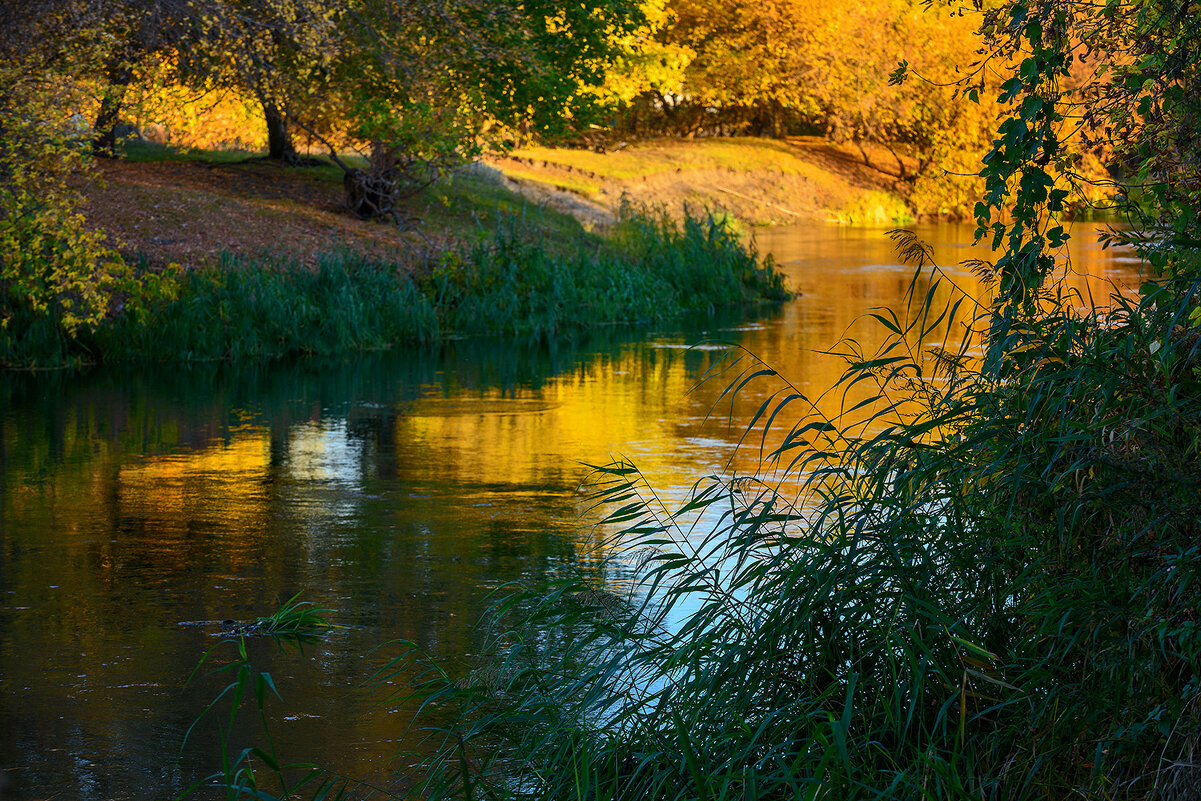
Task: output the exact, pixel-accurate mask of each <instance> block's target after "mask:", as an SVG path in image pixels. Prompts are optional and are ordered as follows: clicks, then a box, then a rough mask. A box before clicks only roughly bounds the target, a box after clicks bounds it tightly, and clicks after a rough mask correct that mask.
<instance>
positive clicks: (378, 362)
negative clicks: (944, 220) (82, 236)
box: [0, 226, 1136, 799]
mask: <svg viewBox="0 0 1201 801" xmlns="http://www.w3.org/2000/svg"><path fill="white" fill-rule="evenodd" d="M922 234H923V235H924V236H926V237H927V238H928V239H929V240H931V241H932V242H933V243H934V244H935V246H936V258H937V259H938V260H939V261H940V262H941V263H944V264H953V263H955V262H957V261H959V260H960V259H962V258H966V257H967V256H968V255H969V250H968V249H966V248H963V247H961V246H959V245H958V244H956V243H959V242H963V241H966V240H967V239H968V238H970V231H969V230H967V229H965V228H959V227H955V226H945V227H939V228H928V229H924V230H923V231H922ZM758 238H759V242H760V246H761V248H762V249H764V250H767V251H770V252H772V253H774V254H775V255H776V256H777V258H778V259H779V260H780V261H781V262H782V263H783V265H784V267H785V269H786V270H787V271H788V273H789V274H790V276H791V278H792V282H793V285H794V287H795V288H797V289H799V290H800V292H801V296H800V297H799V298H798V299H797V300H795V301H794V302H792V303H790V304H788V305H787V306H786V307H784V308H781V309H778V310H776V311H774V312H773V313H772V314H771V315H770V316H769V317H767V318H766V319H762V320H757V321H751V322H742V323H737V324H732V325H727V324H721V323H713V322H709V323H706V324H705V327H704V328H693V329H681V330H672V331H662V330H641V331H628V330H625V331H616V330H608V331H600V332H594V333H593V334H591V335H590V336H588V337H586V338H583V339H581V340H580V341H577V342H574V343H566V342H561V343H558V344H557V345H555V346H546V345H541V346H533V345H531V346H525V345H514V344H512V343H491V344H489V343H454V344H452V345H450V346H448V347H447V348H445V349H442V350H440V351H437V352H426V353H386V354H372V355H368V356H364V357H358V358H354V359H346V360H338V361H324V362H316V361H314V362H302V363H297V364H289V365H274V366H265V367H264V366H260V367H252V368H231V367H227V366H221V365H201V366H196V367H191V368H178V367H175V368H170V369H157V370H137V371H135V370H119V369H117V370H104V371H98V372H96V373H93V374H91V375H87V376H82V377H69V376H61V375H2V374H0V770H3V771H4V773H5V774H6V776H7V780H8V788H7V791H0V797H3V798H5V799H13V798H16V799H51V798H55V799H133V798H139V799H141V798H167V797H171V796H173V795H175V794H176V793H178V792H179V791H180V790H181V789H182V788H183V787H185V786H187V785H188V784H190V783H191V782H193V781H195V780H197V779H199V778H200V777H202V776H203V775H205V774H206V773H209V772H211V771H212V770H214V769H215V768H216V767H217V766H218V765H219V764H220V761H219V756H218V754H219V751H218V747H217V745H216V736H215V732H216V721H215V720H213V721H209V722H205V723H202V724H200V726H198V727H197V730H196V731H195V732H194V734H193V736H192V740H191V741H190V742H189V743H188V745H187V747H186V748H184V749H183V750H182V752H181V743H182V740H183V736H184V733H185V732H186V731H187V729H188V727H189V725H191V723H192V721H193V720H194V719H195V718H196V716H197V715H198V714H199V713H200V711H201V710H203V709H204V707H205V706H206V704H207V703H208V702H209V701H210V700H211V699H212V698H213V697H214V696H215V695H216V693H217V692H218V691H219V690H220V688H221V687H222V686H224V683H225V682H226V681H228V676H200V677H198V678H197V679H194V680H193V681H192V682H191V683H188V682H187V679H188V677H189V675H190V674H191V673H192V671H193V668H194V667H195V666H196V664H197V662H198V660H199V659H200V656H201V655H202V654H203V653H204V652H205V651H206V650H208V649H215V651H214V655H213V656H212V657H211V659H212V660H213V663H214V664H216V665H220V664H223V663H224V662H226V661H228V658H229V657H230V656H231V655H232V648H231V647H230V646H231V642H230V641H228V640H223V639H221V638H219V637H216V636H214V632H215V631H216V628H215V627H213V626H184V625H180V624H181V623H186V622H197V621H212V620H221V619H226V618H233V619H246V618H252V617H255V616H257V615H260V614H267V613H269V612H271V611H273V610H274V608H275V605H276V599H277V598H280V597H283V598H286V597H288V596H291V595H292V594H293V593H296V592H302V593H303V597H304V598H305V599H306V600H309V601H313V602H315V603H316V604H318V605H320V606H323V607H328V608H330V609H331V610H333V612H332V613H331V615H330V617H331V618H332V619H334V620H335V621H336V622H338V623H340V624H343V625H345V626H347V628H344V629H339V630H338V631H336V632H334V633H333V634H331V635H329V636H328V637H326V638H324V640H323V641H322V642H320V643H319V644H316V645H313V646H309V647H307V648H306V649H305V651H304V652H303V653H298V652H296V651H294V650H293V651H288V652H279V651H278V650H277V649H276V648H275V646H274V645H273V644H271V643H270V642H261V641H260V642H256V643H254V645H253V648H254V651H255V652H254V654H253V655H254V656H255V658H256V660H257V661H258V662H259V664H260V665H262V666H264V667H266V668H268V669H270V670H271V672H272V674H273V675H274V677H275V679H276V682H277V684H278V686H279V687H280V691H281V693H282V695H283V701H282V702H278V703H276V704H275V705H274V706H273V709H274V710H275V712H276V723H275V734H276V735H277V737H278V738H279V743H278V744H279V745H280V748H281V751H283V752H284V753H285V754H286V755H287V756H289V757H290V758H293V759H295V760H297V761H307V760H312V761H319V762H321V763H323V764H325V765H327V766H329V767H331V768H334V769H336V770H338V771H341V772H344V773H347V774H350V775H355V776H359V777H363V778H369V779H373V780H376V781H379V782H386V781H388V780H389V776H390V775H392V774H395V773H396V772H398V771H402V770H403V767H404V765H405V759H404V758H403V757H402V758H399V759H396V760H393V759H392V757H394V756H395V755H396V754H398V753H400V752H402V751H403V750H404V749H405V748H406V747H411V746H412V745H413V742H412V740H411V738H410V739H408V740H406V739H405V737H404V732H405V726H406V724H407V722H408V715H409V713H410V712H411V710H408V709H404V708H385V707H379V706H373V705H371V704H368V703H365V702H364V701H363V700H362V697H361V695H360V694H359V693H358V690H357V689H356V688H357V687H358V685H359V684H360V682H362V680H363V679H364V678H366V677H367V676H368V675H370V673H371V671H372V670H373V669H374V668H375V667H376V666H378V665H379V664H381V663H382V662H383V661H384V660H385V659H386V658H387V657H388V656H390V655H392V654H393V653H394V651H390V650H388V649H386V648H385V649H384V650H381V651H376V652H372V651H371V649H372V647H373V646H375V645H377V644H379V643H382V642H386V641H389V640H394V639H397V638H404V639H408V640H411V641H413V642H415V643H418V644H419V645H421V646H423V647H424V648H426V649H428V650H430V651H431V652H434V653H436V654H439V655H441V656H443V657H444V658H446V659H448V660H450V661H451V662H455V661H462V660H464V659H466V658H467V657H468V656H469V655H470V654H471V652H472V649H473V648H475V647H477V645H478V643H477V637H476V635H475V634H474V633H473V630H472V624H473V623H474V622H475V621H476V619H477V618H478V617H479V615H480V613H481V611H482V610H483V609H484V608H485V607H486V605H487V603H488V595H489V593H490V592H492V591H493V590H495V589H497V588H498V587H501V586H502V585H504V584H505V583H507V582H513V581H539V580H544V579H547V578H553V577H554V576H555V575H557V574H560V573H562V572H563V571H566V570H569V569H576V568H582V569H585V570H588V569H595V565H596V561H597V558H598V556H600V554H599V553H598V547H597V537H596V535H595V533H594V532H593V531H592V530H591V527H590V524H591V522H592V521H593V518H592V517H591V516H590V515H589V513H588V512H587V504H586V502H585V501H584V500H583V499H582V498H581V496H580V494H579V492H578V488H579V485H580V483H581V481H582V480H583V479H584V478H585V476H586V475H587V472H588V471H587V468H586V467H585V466H584V464H585V463H592V464H596V463H603V462H606V461H608V460H609V459H610V458H611V457H614V456H617V455H625V456H628V457H630V458H632V459H633V460H634V461H635V462H636V463H637V464H638V465H639V466H640V467H641V468H642V469H643V471H644V472H645V473H646V474H647V476H648V477H649V478H650V480H651V481H652V483H654V484H656V485H657V486H658V487H660V488H662V489H663V490H664V491H665V493H666V494H668V495H670V496H680V495H682V494H683V493H684V492H685V491H686V488H687V487H688V486H690V485H691V484H692V483H693V482H694V481H695V480H696V479H697V478H699V477H701V476H703V475H706V474H709V473H712V472H715V471H721V470H725V469H729V467H728V466H729V465H733V466H734V467H738V468H742V469H747V468H748V467H749V466H750V464H751V463H753V460H754V458H755V457H754V453H753V452H751V453H742V452H737V451H736V443H737V441H738V438H739V435H740V433H741V426H742V423H741V422H740V415H744V414H750V413H752V412H753V411H754V408H755V407H756V404H753V403H752V404H746V405H745V407H743V406H740V407H737V408H736V409H735V411H734V418H733V421H732V423H727V418H726V414H725V411H724V410H723V412H722V413H720V414H717V415H715V416H713V417H709V411H710V409H711V407H712V404H713V401H714V398H715V397H716V395H717V393H718V392H719V391H720V389H721V385H720V384H712V385H708V386H704V387H701V388H700V389H696V390H694V389H693V388H694V386H695V384H696V382H697V380H698V378H699V377H700V376H701V375H702V374H703V373H704V371H705V370H706V369H708V368H709V367H711V366H712V365H713V364H714V363H715V361H716V360H717V358H718V357H719V356H720V354H721V351H720V350H719V349H718V348H717V347H716V346H715V345H712V344H706V345H702V346H700V347H699V348H692V349H690V348H689V346H690V345H692V344H694V343H696V342H698V341H701V340H705V339H721V340H731V341H736V342H739V343H741V344H743V345H745V346H746V347H747V348H749V349H750V350H752V351H753V352H755V353H757V354H759V355H760V356H762V357H763V358H764V359H766V360H767V361H768V362H770V363H772V364H773V365H775V366H776V367H777V368H778V369H780V371H781V373H783V374H784V375H786V376H788V377H789V378H790V379H791V380H793V382H794V383H796V384H797V385H798V386H799V387H801V388H802V390H803V391H806V392H811V393H813V394H814V395H816V394H819V393H820V390H821V389H822V388H824V387H828V386H830V385H832V384H833V383H834V381H835V380H836V379H837V376H838V374H839V372H840V369H841V367H840V364H839V362H838V361H837V360H836V359H833V358H831V357H828V356H820V355H818V354H816V353H815V352H814V351H817V350H821V349H825V348H828V347H829V346H831V345H833V344H834V342H835V341H836V340H837V339H838V338H839V337H840V336H843V335H844V334H846V333H848V332H849V333H850V335H852V336H854V337H856V338H858V339H859V340H860V341H861V342H863V343H864V344H865V345H868V346H870V343H871V342H873V341H876V340H878V339H879V331H878V330H876V329H873V327H872V326H871V325H866V324H864V323H856V322H855V321H856V320H857V319H858V318H860V317H861V316H862V315H864V314H865V313H867V312H868V311H869V310H870V309H872V308H874V307H890V306H891V307H895V306H896V305H897V304H899V303H900V302H901V299H902V297H903V294H904V290H905V288H906V287H907V286H908V284H909V281H910V279H911V277H912V270H911V269H910V268H908V267H905V266H903V265H900V264H898V263H897V259H896V257H895V256H894V255H893V254H892V250H891V245H890V243H889V242H888V240H887V239H886V237H885V236H884V233H883V231H880V230H874V229H846V228H833V227H815V228H814V227H811V228H804V229H777V230H771V231H767V232H765V233H762V234H760V235H759V237H758ZM1089 239H1090V238H1089V237H1088V236H1087V235H1086V232H1084V231H1079V232H1077V245H1078V248H1077V250H1076V251H1075V252H1074V254H1073V266H1074V269H1075V270H1076V271H1078V272H1082V273H1086V274H1087V277H1085V276H1077V277H1075V278H1072V279H1071V284H1072V285H1073V286H1075V287H1077V288H1078V289H1079V290H1080V291H1081V294H1082V295H1083V296H1085V297H1087V296H1089V295H1090V294H1091V295H1092V296H1093V297H1095V298H1096V299H1097V300H1098V301H1102V300H1103V299H1104V298H1105V297H1107V296H1108V294H1109V293H1110V291H1111V287H1110V282H1111V281H1117V282H1120V283H1123V284H1131V283H1133V282H1135V280H1136V277H1135V273H1134V270H1135V267H1136V265H1135V264H1134V263H1133V262H1132V261H1131V260H1130V259H1129V258H1128V257H1125V256H1123V254H1120V253H1115V252H1112V251H1101V250H1100V248H1099V247H1098V246H1095V245H1091V244H1090V243H1089ZM950 275H951V277H952V278H953V279H954V280H955V281H956V283H958V284H959V285H960V286H961V287H962V288H963V289H964V290H965V291H966V292H968V293H969V294H971V295H974V296H979V294H980V293H981V291H982V290H981V288H980V287H979V285H978V283H977V282H976V280H975V279H974V277H973V276H972V275H971V274H970V272H968V271H966V270H963V269H954V270H951V271H950ZM831 402H833V401H831ZM707 418H708V419H707ZM752 451H753V449H752ZM612 578H614V579H618V578H620V577H612Z"/></svg>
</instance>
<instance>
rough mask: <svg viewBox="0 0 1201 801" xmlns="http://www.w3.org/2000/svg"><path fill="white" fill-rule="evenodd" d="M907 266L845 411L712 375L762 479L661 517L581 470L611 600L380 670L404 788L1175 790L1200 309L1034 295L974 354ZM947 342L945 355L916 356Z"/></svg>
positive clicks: (958, 312) (1195, 472)
mask: <svg viewBox="0 0 1201 801" xmlns="http://www.w3.org/2000/svg"><path fill="white" fill-rule="evenodd" d="M907 244H908V245H909V246H910V247H909V250H910V252H911V253H914V254H915V255H917V258H918V259H919V261H920V262H922V263H921V264H919V273H921V272H925V273H927V274H928V277H929V280H928V281H918V280H916V279H917V278H919V277H921V276H920V275H917V276H915V281H914V282H913V284H912V288H911V292H914V293H917V292H918V290H917V287H919V286H922V287H923V290H922V292H921V294H915V295H914V297H912V298H911V299H910V300H911V301H912V304H911V305H910V306H909V307H910V308H913V309H915V310H916V312H915V313H914V314H913V315H912V317H911V318H907V319H901V318H899V317H898V316H896V315H894V314H890V313H881V314H879V315H877V319H878V321H879V323H880V324H881V325H883V326H884V327H885V328H886V329H888V331H889V332H890V333H891V338H890V339H889V341H888V342H887V343H886V344H885V345H884V346H883V348H882V349H881V350H880V351H879V352H875V353H864V352H862V351H861V349H860V348H859V347H858V345H857V344H856V343H855V342H853V341H846V342H844V343H842V344H843V347H842V351H843V352H844V354H845V355H846V358H847V370H846V372H845V374H844V376H843V378H842V381H841V382H840V384H839V385H838V386H837V387H835V388H834V389H833V390H832V391H833V392H846V391H847V390H848V389H850V388H852V387H856V386H859V385H863V384H866V385H869V386H871V387H873V388H874V390H875V391H874V392H873V393H872V395H871V397H869V399H868V400H866V401H864V402H862V403H858V404H849V403H848V404H847V406H846V409H845V411H844V413H843V414H841V415H839V416H838V417H835V418H832V419H831V418H826V417H824V416H822V415H821V414H820V413H819V412H818V411H817V408H818V407H817V405H816V404H812V403H810V399H808V398H806V397H805V396H804V395H803V394H802V393H801V392H799V391H798V390H797V389H795V388H794V387H793V386H792V385H790V384H789V383H788V382H787V381H786V380H785V378H784V377H782V376H780V375H778V374H777V373H776V372H775V371H774V370H772V369H771V367H770V366H768V365H764V364H762V363H761V362H759V361H758V360H757V359H755V358H754V357H753V356H751V355H750V354H746V353H740V352H732V353H731V355H730V359H729V361H728V363H727V364H726V366H725V371H724V372H722V373H721V376H723V377H724V379H725V380H726V381H727V384H728V390H727V393H728V394H727V397H733V396H735V395H737V394H738V393H739V392H740V391H741V390H742V389H743V388H744V387H745V386H747V384H748V382H767V381H771V382H776V384H777V389H776V391H775V392H774V394H772V395H771V396H770V397H769V399H768V400H767V401H766V402H764V403H763V404H762V406H761V407H760V408H759V409H758V414H757V415H756V416H755V421H756V423H757V429H756V430H755V431H753V432H747V433H748V437H747V439H746V443H747V445H748V447H759V448H762V449H763V451H762V452H763V462H762V467H761V470H760V471H759V472H758V473H757V474H755V475H746V476H736V475H721V476H712V477H710V478H708V479H706V480H705V481H702V482H700V483H699V484H698V485H697V486H696V487H695V489H694V491H693V492H692V494H691V496H690V497H689V498H688V500H687V501H686V502H684V503H683V504H680V505H679V506H675V507H671V506H667V505H664V504H663V503H661V502H660V500H659V497H660V496H659V495H658V493H656V491H655V489H654V488H653V487H650V486H648V485H647V483H646V481H645V480H644V479H643V477H642V475H641V474H640V473H639V471H638V469H637V467H636V466H635V465H633V464H630V463H628V462H621V463H617V464H613V465H609V466H607V467H603V468H601V469H599V470H598V471H597V473H596V476H595V481H594V483H593V490H592V492H593V495H592V497H593V500H594V501H595V502H596V503H598V504H602V505H603V506H605V507H606V508H608V509H610V510H611V512H610V514H609V516H608V520H607V523H606V525H607V526H608V528H609V530H610V531H611V532H612V535H611V539H610V543H611V547H612V549H613V550H612V552H613V554H614V556H613V559H614V565H615V569H616V568H617V566H618V565H619V564H626V565H628V564H629V562H630V561H631V560H634V562H635V563H636V564H637V565H638V569H637V571H636V572H637V574H638V576H639V579H638V581H637V583H636V585H635V587H634V588H633V589H632V590H631V591H629V592H628V594H626V595H625V597H624V598H622V599H621V602H620V603H616V602H613V603H604V604H602V603H597V602H595V601H581V599H595V598H597V597H603V588H602V587H598V586H597V585H596V580H595V578H592V579H589V578H587V577H583V576H581V577H579V578H577V579H574V580H569V581H563V582H560V583H558V584H555V585H553V586H550V587H545V586H544V587H529V588H526V589H524V590H523V591H521V592H518V593H516V594H514V595H512V596H511V597H509V598H507V599H505V600H504V601H503V602H502V603H500V604H498V605H497V607H496V608H495V609H494V610H493V614H492V616H491V618H490V620H489V623H488V625H489V626H490V627H491V628H492V630H493V631H494V632H495V633H496V636H495V638H494V645H493V649H492V651H491V663H490V666H481V667H480V668H477V670H476V671H475V672H473V673H471V674H469V675H467V676H452V675H448V674H446V673H445V672H443V671H441V670H440V669H438V668H437V666H436V663H435V662H434V660H432V658H431V657H430V656H428V655H425V654H422V653H420V652H419V651H418V650H416V649H410V650H409V651H408V652H407V653H406V655H405V656H403V657H400V658H398V659H397V660H396V661H395V662H394V663H393V664H392V665H391V666H390V669H389V670H388V671H387V672H386V673H385V674H384V676H383V678H386V679H388V680H389V681H392V680H394V679H396V678H397V676H398V675H399V674H401V673H407V674H408V675H409V676H410V686H411V687H412V688H413V690H412V693H413V695H414V696H416V697H417V698H420V699H421V701H422V702H423V704H424V707H423V709H424V710H425V711H426V713H427V714H429V715H431V716H432V717H431V721H436V724H434V725H431V726H430V727H429V729H428V734H429V739H428V741H427V742H426V744H425V746H424V750H425V752H426V753H427V755H428V757H427V760H426V763H425V765H426V768H425V770H426V772H425V773H424V775H423V782H422V784H421V785H420V786H419V788H418V790H417V792H416V795H418V796H419V797H422V798H458V797H467V798H470V797H481V798H482V797H489V798H517V797H521V798H523V799H524V798H545V799H565V798H572V799H584V798H587V799H598V800H600V799H605V800H607V799H619V798H621V799H639V801H643V800H644V799H733V798H790V799H791V798H804V799H819V798H829V799H853V798H903V799H909V798H912V799H927V798H930V799H933V798H939V799H943V798H945V799H1061V798H1069V797H1085V798H1106V799H1117V798H1123V799H1126V798H1129V799H1135V798H1138V799H1143V798H1163V799H1177V798H1180V799H1183V798H1191V797H1195V794H1196V792H1197V791H1198V788H1199V787H1201V768H1199V767H1198V766H1197V760H1196V759H1195V754H1196V750H1197V748H1198V745H1199V744H1201V714H1199V712H1201V707H1199V705H1201V676H1199V674H1198V669H1199V666H1201V636H1199V635H1198V631H1199V629H1198V624H1197V610H1198V609H1199V608H1201V604H1199V603H1198V601H1199V600H1201V599H1198V589H1197V588H1198V586H1199V584H1198V581H1197V579H1198V575H1197V573H1198V564H1199V562H1198V558H1197V557H1198V546H1197V541H1198V534H1201V522H1199V521H1201V461H1199V459H1198V453H1199V450H1201V391H1199V390H1201V386H1199V384H1201V380H1199V379H1201V344H1199V343H1201V336H1198V334H1197V330H1196V328H1195V327H1191V326H1190V325H1188V323H1187V321H1188V317H1189V315H1190V313H1193V310H1194V309H1195V308H1196V307H1197V300H1196V295H1197V286H1196V285H1195V284H1186V283H1181V282H1165V283H1163V284H1161V285H1156V286H1152V285H1148V286H1147V287H1145V288H1144V294H1143V295H1142V297H1141V298H1140V299H1139V300H1138V301H1129V300H1123V299H1121V298H1117V299H1115V306H1114V307H1113V308H1112V309H1111V310H1109V311H1107V312H1104V313H1103V314H1102V313H1098V312H1090V313H1086V314H1082V313H1078V312H1076V311H1074V308H1075V306H1076V305H1077V304H1078V302H1079V298H1069V297H1065V296H1063V295H1062V294H1057V293H1056V292H1055V291H1054V289H1052V290H1049V291H1048V292H1046V293H1044V297H1043V298H1042V308H1043V309H1044V311H1043V312H1042V313H1040V314H1038V315H1037V316H1034V317H1031V318H1028V319H1024V320H1023V321H1022V322H1021V324H1020V325H1016V326H1014V327H1012V328H1011V329H1010V333H1009V334H1007V338H1006V340H1004V341H1001V342H996V343H994V345H995V347H994V348H992V350H991V352H992V353H993V354H1003V355H1002V356H1000V357H998V358H997V359H995V360H991V361H981V360H980V359H979V358H977V357H976V356H975V355H974V354H977V353H979V350H977V348H976V346H977V345H979V344H980V342H981V338H982V337H986V336H987V328H988V325H989V321H990V315H989V313H988V312H989V310H988V309H975V308H973V307H972V304H971V303H970V302H968V301H967V300H966V299H965V298H964V297H963V296H962V295H959V296H958V297H957V299H956V298H955V297H953V298H952V301H950V302H949V303H948V304H947V305H946V306H945V307H943V306H939V305H938V304H936V302H935V300H934V299H935V298H936V297H938V296H939V292H938V291H936V290H937V289H938V286H939V285H940V284H945V283H946V281H947V279H946V277H945V276H942V275H941V274H940V273H939V272H938V271H937V269H935V268H933V267H932V266H931V265H929V264H928V263H925V252H924V251H923V250H922V249H921V248H920V247H919V248H917V249H916V250H914V249H913V248H912V245H913V243H912V241H910V242H908V243H907ZM926 288H928V289H926ZM973 318H974V319H975V322H974V323H972V320H973ZM948 320H957V321H960V322H966V323H968V324H969V325H970V327H969V328H968V329H967V330H968V334H967V335H966V336H965V337H964V338H963V339H962V341H959V342H949V341H947V340H946V338H945V335H943V336H941V337H940V339H941V340H942V345H941V346H939V347H936V348H933V349H931V348H930V347H929V345H930V342H931V339H932V338H935V337H939V334H938V332H939V331H945V330H948V329H949V328H950V327H949V326H947V325H946V323H947V321H948ZM798 490H799V492H798ZM798 497H800V498H801V499H802V500H801V501H800V502H798V501H796V500H795V499H796V498H798ZM598 593H601V594H598ZM673 621H674V622H673Z"/></svg>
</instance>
